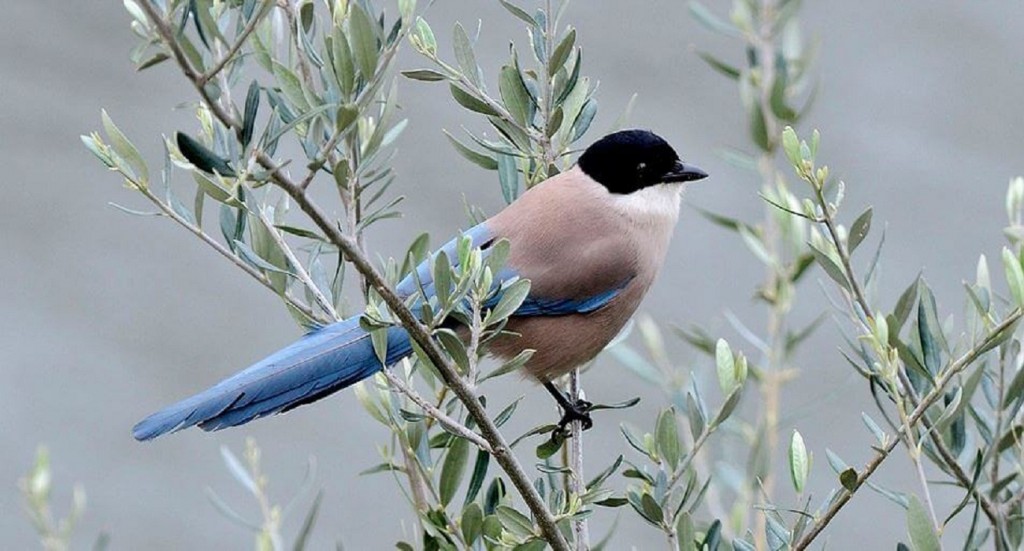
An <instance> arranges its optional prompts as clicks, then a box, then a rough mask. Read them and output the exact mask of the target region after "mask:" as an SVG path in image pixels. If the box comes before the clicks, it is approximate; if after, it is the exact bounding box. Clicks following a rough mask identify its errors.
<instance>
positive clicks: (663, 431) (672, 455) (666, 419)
mask: <svg viewBox="0 0 1024 551" xmlns="http://www.w3.org/2000/svg"><path fill="white" fill-rule="evenodd" d="M654 432H655V438H656V442H657V446H658V453H659V454H660V455H661V456H662V457H663V458H665V461H668V464H669V466H671V467H672V470H675V468H676V467H678V466H679V460H680V458H681V457H682V455H683V450H682V449H683V446H682V444H681V443H680V441H679V426H678V424H677V423H676V412H675V410H674V409H672V408H667V409H665V410H663V411H662V412H661V415H659V416H658V422H657V424H656V425H655V430H654Z"/></svg>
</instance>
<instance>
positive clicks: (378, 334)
mask: <svg viewBox="0 0 1024 551" xmlns="http://www.w3.org/2000/svg"><path fill="white" fill-rule="evenodd" d="M370 344H372V345H373V352H374V353H375V354H376V355H377V361H379V362H380V365H382V366H383V365H385V364H387V357H388V330H387V328H386V327H378V328H376V329H373V330H371V331H370Z"/></svg>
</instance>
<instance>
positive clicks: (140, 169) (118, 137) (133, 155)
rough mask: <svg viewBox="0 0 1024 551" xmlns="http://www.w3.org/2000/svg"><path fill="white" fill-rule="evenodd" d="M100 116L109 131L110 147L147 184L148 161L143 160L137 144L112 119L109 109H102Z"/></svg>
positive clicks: (136, 176) (134, 174)
mask: <svg viewBox="0 0 1024 551" xmlns="http://www.w3.org/2000/svg"><path fill="white" fill-rule="evenodd" d="M100 117H101V118H102V119H103V129H104V130H105V131H106V132H107V136H108V137H109V138H110V147H111V148H113V150H114V152H115V153H117V155H118V156H119V157H121V158H122V159H124V160H125V162H127V163H128V168H129V169H130V170H131V172H132V173H133V174H132V175H133V176H134V177H135V178H137V179H138V180H139V181H140V182H142V183H143V184H145V183H146V182H148V181H149V170H148V169H147V168H146V162H145V161H143V160H142V155H141V154H139V150H138V149H136V147H135V145H134V144H132V142H131V141H130V140H129V139H128V138H127V137H126V136H125V135H124V133H123V132H121V129H120V128H118V127H117V125H116V124H114V121H113V120H111V118H110V115H108V114H107V110H106V109H104V110H102V111H100Z"/></svg>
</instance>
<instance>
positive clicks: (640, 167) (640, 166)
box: [636, 163, 647, 172]
mask: <svg viewBox="0 0 1024 551" xmlns="http://www.w3.org/2000/svg"><path fill="white" fill-rule="evenodd" d="M646 168H647V163H640V164H638V165H636V171H637V172H643V171H644V169H646Z"/></svg>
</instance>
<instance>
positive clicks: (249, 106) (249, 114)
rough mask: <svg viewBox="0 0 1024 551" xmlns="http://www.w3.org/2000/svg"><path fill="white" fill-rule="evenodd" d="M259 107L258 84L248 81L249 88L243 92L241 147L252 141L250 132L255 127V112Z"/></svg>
mask: <svg viewBox="0 0 1024 551" xmlns="http://www.w3.org/2000/svg"><path fill="white" fill-rule="evenodd" d="M259 108H260V85H259V83H258V82H256V81H255V80H253V81H252V82H251V83H249V90H248V92H246V94H245V111H244V116H243V117H242V136H241V141H242V147H249V142H250V141H252V132H253V129H254V128H255V127H256V113H257V112H258V111H259Z"/></svg>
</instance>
